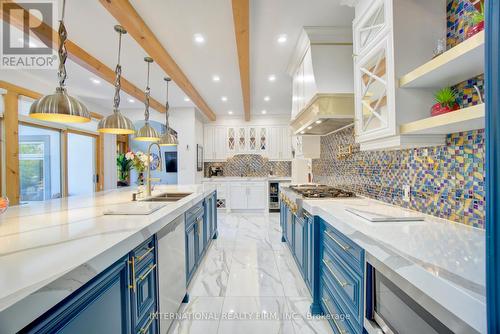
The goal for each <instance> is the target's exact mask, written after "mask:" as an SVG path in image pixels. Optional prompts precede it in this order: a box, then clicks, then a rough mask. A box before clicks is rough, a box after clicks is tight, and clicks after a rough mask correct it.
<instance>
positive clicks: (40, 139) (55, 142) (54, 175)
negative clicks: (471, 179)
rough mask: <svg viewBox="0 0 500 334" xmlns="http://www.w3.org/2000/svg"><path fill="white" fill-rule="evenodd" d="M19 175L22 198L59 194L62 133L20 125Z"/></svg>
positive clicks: (39, 197)
mask: <svg viewBox="0 0 500 334" xmlns="http://www.w3.org/2000/svg"><path fill="white" fill-rule="evenodd" d="M19 177H20V180H19V181H20V182H19V184H20V199H21V201H24V202H26V201H44V200H49V199H53V198H59V197H61V133H60V131H58V130H52V129H46V128H42V127H36V126H29V125H24V124H20V125H19Z"/></svg>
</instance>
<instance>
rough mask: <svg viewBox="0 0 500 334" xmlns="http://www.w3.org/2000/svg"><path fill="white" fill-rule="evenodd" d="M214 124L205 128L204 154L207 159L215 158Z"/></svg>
mask: <svg viewBox="0 0 500 334" xmlns="http://www.w3.org/2000/svg"><path fill="white" fill-rule="evenodd" d="M214 130H215V129H214V127H213V126H209V125H208V126H205V127H204V129H203V144H204V146H205V147H204V150H203V156H204V158H205V160H208V161H209V160H213V159H215V156H214V152H215V149H214V138H215V131H214Z"/></svg>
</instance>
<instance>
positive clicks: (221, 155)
mask: <svg viewBox="0 0 500 334" xmlns="http://www.w3.org/2000/svg"><path fill="white" fill-rule="evenodd" d="M226 132H227V131H226V128H225V127H223V126H216V127H215V130H214V158H215V159H217V160H225V159H226V157H227V153H226Z"/></svg>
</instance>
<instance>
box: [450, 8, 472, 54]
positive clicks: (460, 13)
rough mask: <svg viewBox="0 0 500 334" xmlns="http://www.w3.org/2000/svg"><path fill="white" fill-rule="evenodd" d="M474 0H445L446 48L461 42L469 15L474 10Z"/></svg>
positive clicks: (467, 25)
mask: <svg viewBox="0 0 500 334" xmlns="http://www.w3.org/2000/svg"><path fill="white" fill-rule="evenodd" d="M475 2H476V1H474V0H447V2H446V11H447V21H448V22H447V31H446V46H447V48H448V49H450V48H452V47H454V46H455V45H457V44H459V43H461V42H463V41H464V40H465V36H466V33H467V30H468V29H469V16H470V13H472V12H474V11H475V10H476V9H475V8H474V5H473V3H475Z"/></svg>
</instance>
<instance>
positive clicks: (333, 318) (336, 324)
mask: <svg viewBox="0 0 500 334" xmlns="http://www.w3.org/2000/svg"><path fill="white" fill-rule="evenodd" d="M329 301H330V300H329V299H328V298H323V303H325V307H326V312H328V314H330V316H331V318H332V320H333V323H334V325H335V327H337V331H338V332H339V333H340V334H347V332H346V331H345V330H343V329H342V328H340V326H339V324H338V323H337V321H336V320H335V315H334V314H333V313H332V312H331V311H330V308H329V307H328V302H329Z"/></svg>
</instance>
